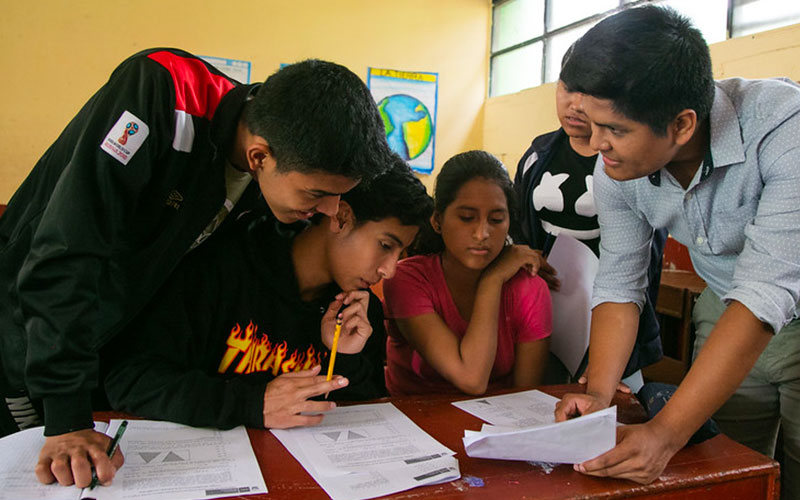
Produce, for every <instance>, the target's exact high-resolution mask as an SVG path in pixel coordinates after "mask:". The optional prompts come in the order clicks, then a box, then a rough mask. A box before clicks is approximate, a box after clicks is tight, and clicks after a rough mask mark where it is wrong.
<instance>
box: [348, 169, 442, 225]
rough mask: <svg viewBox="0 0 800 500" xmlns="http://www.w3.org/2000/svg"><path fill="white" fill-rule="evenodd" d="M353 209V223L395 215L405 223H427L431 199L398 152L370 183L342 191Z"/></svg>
mask: <svg viewBox="0 0 800 500" xmlns="http://www.w3.org/2000/svg"><path fill="white" fill-rule="evenodd" d="M342 200H343V201H346V202H347V203H348V204H349V205H350V207H351V208H352V209H353V215H354V216H355V218H356V225H360V224H363V223H365V222H367V221H380V220H383V219H387V218H389V217H396V218H397V219H399V220H400V223H401V224H403V225H404V226H418V227H423V226H426V225H429V224H430V218H431V213H432V212H433V200H432V199H431V197H430V196H429V195H428V192H427V191H426V189H425V186H424V185H423V184H422V182H421V181H420V180H419V179H417V177H416V176H415V175H414V173H413V172H412V171H411V168H410V167H409V166H408V165H407V164H406V162H404V161H403V160H402V159H401V158H400V157H399V156H397V155H395V154H393V155H392V163H391V165H390V166H389V169H388V170H387V171H386V172H384V173H382V174H381V175H379V176H378V177H376V178H374V179H373V180H372V182H370V183H369V185H365V184H363V183H362V184H359V185H357V186H356V187H355V188H353V189H351V190H350V191H348V192H346V193H344V194H343V195H342Z"/></svg>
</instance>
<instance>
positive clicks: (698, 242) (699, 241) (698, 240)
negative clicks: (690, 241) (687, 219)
mask: <svg viewBox="0 0 800 500" xmlns="http://www.w3.org/2000/svg"><path fill="white" fill-rule="evenodd" d="M694 241H695V243H697V244H698V245H702V244H703V242H704V241H706V240H705V239H703V237H702V236H698V237H697V239H696V240H694Z"/></svg>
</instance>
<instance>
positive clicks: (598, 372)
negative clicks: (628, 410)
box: [586, 302, 639, 405]
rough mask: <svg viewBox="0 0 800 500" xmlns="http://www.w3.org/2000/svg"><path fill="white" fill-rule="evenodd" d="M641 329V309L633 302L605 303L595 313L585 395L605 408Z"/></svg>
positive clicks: (590, 340)
mask: <svg viewBox="0 0 800 500" xmlns="http://www.w3.org/2000/svg"><path fill="white" fill-rule="evenodd" d="M638 325H639V308H638V307H637V306H636V304H633V303H631V302H627V303H622V304H618V303H614V302H605V303H603V304H600V305H599V306H597V307H595V308H594V309H593V310H592V326H591V335H590V339H589V365H588V367H587V369H586V376H587V378H588V384H587V386H586V393H587V394H591V395H593V396H595V397H597V398H598V399H599V400H600V401H602V402H604V403H605V404H606V405H608V404H610V403H611V399H612V398H613V397H614V393H615V392H616V390H617V384H618V383H619V381H620V379H621V378H622V374H623V372H624V371H625V365H626V364H627V363H628V358H630V356H631V351H632V350H633V344H634V343H635V341H636V331H637V328H638Z"/></svg>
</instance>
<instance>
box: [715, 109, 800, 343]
mask: <svg viewBox="0 0 800 500" xmlns="http://www.w3.org/2000/svg"><path fill="white" fill-rule="evenodd" d="M758 160H759V165H760V168H761V178H762V182H763V183H764V187H763V190H762V192H761V197H760V199H759V201H758V208H757V210H756V215H755V217H754V218H753V220H752V221H751V222H750V223H748V224H747V225H746V226H745V228H744V236H745V242H744V248H743V249H742V252H741V253H740V254H739V257H738V258H737V260H736V267H735V270H734V275H733V281H732V283H731V285H732V287H731V290H730V291H729V292H728V293H727V294H725V295H724V296H723V297H722V300H723V301H725V302H726V303H728V302H730V301H731V300H736V301H739V302H741V303H742V304H743V305H744V306H745V307H747V308H748V309H749V310H750V311H751V312H752V313H753V315H755V316H756V317H757V318H758V319H759V320H761V321H764V322H766V323H768V324H769V325H770V326H771V327H772V329H773V331H774V332H776V333H777V332H779V331H780V330H781V328H783V327H784V326H785V325H786V323H788V322H789V321H791V320H792V319H793V318H794V316H795V313H796V310H797V303H798V300H800V245H799V244H798V242H800V203H798V196H797V193H798V186H800V168H798V165H800V114H795V115H793V116H792V117H790V118H789V119H788V120H786V121H785V122H783V123H782V124H781V125H780V126H779V127H777V128H776V129H775V130H773V131H772V132H771V133H770V134H768V135H767V136H766V137H765V138H764V140H763V141H762V143H761V146H760V147H759V150H758Z"/></svg>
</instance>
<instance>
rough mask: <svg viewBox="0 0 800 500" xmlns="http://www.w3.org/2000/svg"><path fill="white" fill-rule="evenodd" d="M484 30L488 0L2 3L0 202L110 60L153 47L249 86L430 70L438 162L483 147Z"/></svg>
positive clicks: (486, 36) (95, 84) (100, 80)
mask: <svg viewBox="0 0 800 500" xmlns="http://www.w3.org/2000/svg"><path fill="white" fill-rule="evenodd" d="M490 28H491V3H490V1H489V0H435V1H431V0H403V1H402V2H388V1H382V0H379V1H376V0H326V1H320V0H291V1H285V0H232V1H227V2H219V1H213V0H192V1H190V2H186V1H175V0H158V1H157V0H138V1H136V2H125V1H122V2H109V1H106V0H81V1H80V2H69V1H64V0H39V1H37V2H13V1H6V2H2V6H0V67H2V68H3V70H4V74H5V78H3V79H2V80H0V110H1V111H0V158H2V161H0V204H2V203H7V201H8V200H9V198H10V197H11V195H12V194H13V193H14V191H15V190H16V188H17V187H18V186H19V185H20V184H21V183H22V181H23V180H24V178H25V177H26V176H27V174H28V173H29V172H30V170H31V168H32V167H33V165H34V164H35V162H36V160H37V159H38V158H39V157H40V156H41V155H42V153H44V151H45V150H46V149H47V147H48V146H49V145H50V144H51V143H52V142H53V140H54V139H55V138H56V137H57V136H58V134H59V133H60V132H61V130H62V129H63V128H64V126H65V125H66V124H67V122H68V121H69V120H70V119H71V118H72V117H73V116H74V115H75V113H76V112H77V111H78V110H79V109H80V107H81V105H82V104H83V103H84V102H85V101H86V100H87V99H88V98H89V97H90V96H91V95H92V94H93V93H94V91H95V90H97V88H99V87H100V86H101V85H102V84H103V83H104V82H105V81H106V79H107V78H108V75H109V74H110V73H111V71H112V70H113V69H114V67H115V66H116V65H117V64H118V63H119V62H121V61H122V60H123V59H125V58H126V57H127V56H129V55H130V54H132V53H134V52H136V51H138V50H141V49H144V48H148V47H153V46H172V47H179V48H182V49H185V50H188V51H190V52H194V53H196V54H202V55H209V56H217V57H225V58H231V59H243V60H248V61H251V62H252V76H251V80H252V81H260V80H263V79H265V78H266V76H268V75H269V74H270V73H272V72H274V71H275V70H277V69H278V66H279V64H280V63H289V62H293V61H297V60H301V59H304V58H308V57H316V58H321V59H328V60H332V61H335V62H338V63H341V64H344V65H345V66H348V67H349V68H351V69H352V70H353V71H354V72H355V73H356V74H358V75H359V76H361V77H362V79H364V80H366V71H367V67H368V66H372V67H380V68H392V69H400V70H406V71H428V72H436V73H438V74H439V103H438V130H437V134H436V153H435V154H436V157H435V164H436V168H437V169H438V168H439V167H440V166H441V165H442V163H443V162H444V161H445V160H446V159H447V158H449V157H450V156H452V155H453V154H455V153H457V152H459V151H463V150H466V149H475V148H480V147H481V145H482V143H483V138H482V135H483V104H484V100H485V97H486V85H487V75H488V60H487V56H486V55H487V54H488V44H489V33H490ZM434 175H435V172H434ZM422 178H423V182H425V183H426V185H428V186H429V188H430V187H431V186H432V185H433V182H432V181H433V178H432V176H422Z"/></svg>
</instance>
